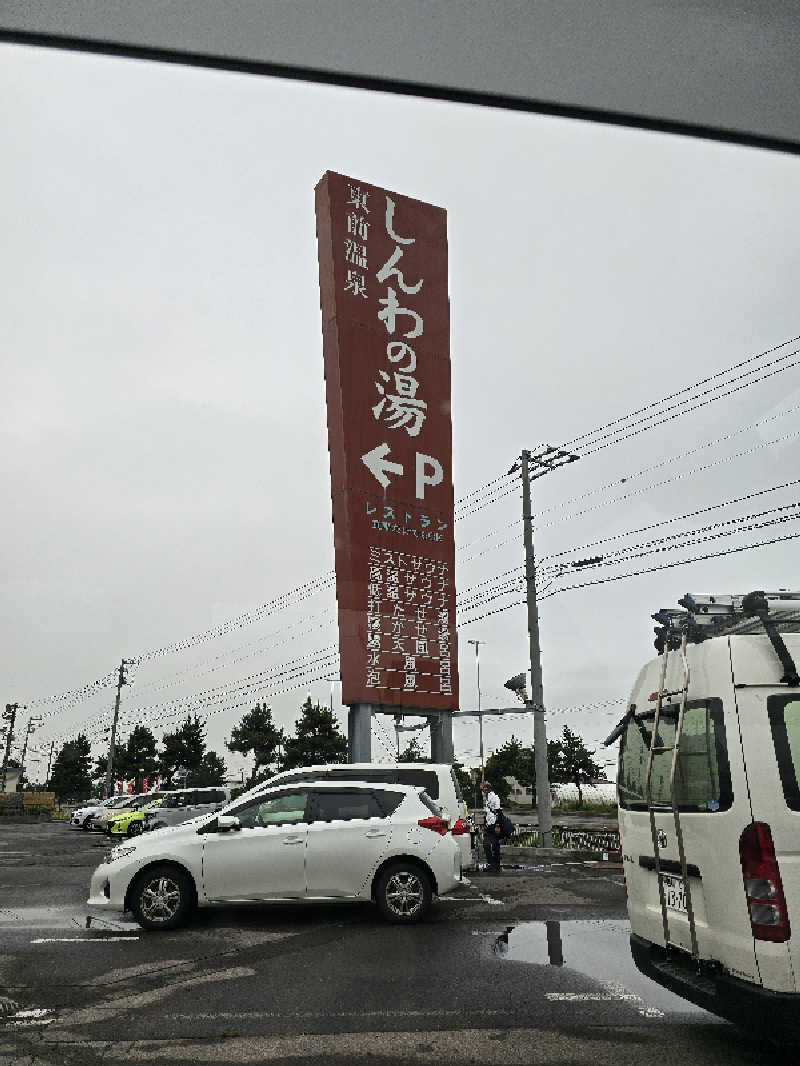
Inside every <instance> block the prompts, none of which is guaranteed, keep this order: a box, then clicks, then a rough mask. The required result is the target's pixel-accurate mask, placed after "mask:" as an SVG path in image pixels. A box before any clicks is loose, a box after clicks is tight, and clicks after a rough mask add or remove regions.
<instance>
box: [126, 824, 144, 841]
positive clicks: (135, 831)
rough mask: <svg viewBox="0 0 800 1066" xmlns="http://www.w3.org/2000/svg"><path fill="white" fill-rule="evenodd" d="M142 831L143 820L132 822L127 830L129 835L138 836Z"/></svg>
mask: <svg viewBox="0 0 800 1066" xmlns="http://www.w3.org/2000/svg"><path fill="white" fill-rule="evenodd" d="M141 831H142V823H141V822H130V823H129V824H128V828H127V831H126V832H127V835H128V836H129V837H138V835H139V834H140V833H141Z"/></svg>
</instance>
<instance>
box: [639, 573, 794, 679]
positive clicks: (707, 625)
mask: <svg viewBox="0 0 800 1066" xmlns="http://www.w3.org/2000/svg"><path fill="white" fill-rule="evenodd" d="M678 603H679V604H680V606H681V607H683V608H685V610H682V611H679V610H675V609H674V608H669V607H667V608H662V610H660V611H656V613H655V614H654V615H652V618H653V620H654V621H656V622H658V623H659V625H658V627H657V628H656V630H655V633H656V639H655V646H656V650H657V651H658V652H663V651H664V650H665V649H667V648H678V647H679V646H680V645H681V642H682V640H683V639H684V638H685V639H686V640H687V641H688V642H689V643H690V644H699V643H701V642H702V641H704V640H708V639H710V638H712V637H717V636H728V635H734V634H752V633H757V632H759V631H760V630H763V631H764V632H765V633H766V634H767V636H768V637H769V639H770V643H771V644H772V647H773V648H774V649H775V654H776V655H777V656H778V659H779V661H780V664H781V666H782V667H783V676H782V677H781V679H780V683H781V684H782V685H790V686H792V687H798V686H800V676H798V671H797V666H796V664H795V662H794V659H793V658H792V655H791V652H790V651H789V649H788V648H787V647H786V642H785V641H784V639H783V636H782V635H781V633H782V632H792V631H793V632H800V592H789V591H788V590H786V589H780V590H779V591H777V592H750V593H747V595H741V596H740V595H726V596H697V595H692V594H691V593H689V592H687V594H686V595H685V596H684V597H682V599H680V600H678Z"/></svg>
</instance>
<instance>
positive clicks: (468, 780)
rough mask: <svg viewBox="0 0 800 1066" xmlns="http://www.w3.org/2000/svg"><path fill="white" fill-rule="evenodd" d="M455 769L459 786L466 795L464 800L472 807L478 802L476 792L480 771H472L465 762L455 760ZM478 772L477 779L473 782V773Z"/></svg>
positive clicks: (462, 793) (463, 794)
mask: <svg viewBox="0 0 800 1066" xmlns="http://www.w3.org/2000/svg"><path fill="white" fill-rule="evenodd" d="M453 771H454V772H455V775H456V780H457V781H458V787H459V788H460V789H461V795H462V796H463V797H464V802H465V803H466V805H467V806H468V807H471V806H472V804H473V803H475V802H476V796H475V793H476V791H477V789H478V785H479V783H480V782H479V781H478V778H479V777H480V772H479V771H478V772H476V771H470V770H468V769H467V768H466V766H464V764H463V763H460V762H454V763H453ZM473 773H476V778H475V781H474V782H473V779H472V774H473Z"/></svg>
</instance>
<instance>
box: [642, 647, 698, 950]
mask: <svg viewBox="0 0 800 1066" xmlns="http://www.w3.org/2000/svg"><path fill="white" fill-rule="evenodd" d="M687 642H688V635H687V633H686V632H685V631H684V633H683V635H682V638H681V643H680V653H681V665H682V666H683V686H682V688H681V689H680V697H681V702H680V708H679V710H678V720H677V722H676V724H675V741H674V743H673V744H669V745H668V744H660V743H658V741H659V735H658V726H659V722H660V719H661V711H662V703H663V700H664V696H665V695H666V693H665V690H664V681H665V679H666V676H667V663H668V658H669V653H670V645H669V642H667V643H666V644H665V646H664V651H663V660H662V664H661V679H660V681H659V685H658V700H657V702H656V709H655V713H654V716H653V732H652V733H651V734H650V750H649V752H648V755H647V772H646V776H645V789H644V794H645V799H646V802H647V812H648V814H649V815H650V835H651V836H652V838H653V858H654V862H655V871H656V880H657V881H658V898H659V902H660V904H661V922H662V925H663V928H664V947H665V948H666V949H667V950H669V949H670V947H673V946H675V947H677V946H679V945H673V943H672V941H671V939H670V928H669V915H668V913H667V899H666V895H665V893H664V873H663V871H662V869H661V848H660V846H659V843H658V828H657V826H656V812H657V811H667V810H671V811H672V817H673V820H674V822H675V836H676V838H677V841H678V861H679V865H680V877H681V881H682V882H683V891H684V898H685V900H686V917H687V920H688V922H689V937H690V940H691V945H692V958H693V959H694V961H695V962H696V964H697V966H698V967H699V965H700V952H699V949H698V945H697V928H696V924H695V920H694V907H693V906H692V886H691V884H690V883H689V871H688V869H687V865H686V850H685V848H684V844H683V828H682V826H681V816H680V811H679V808H678V800H677V798H676V795H675V778H676V776H677V769H678V756H679V754H680V746H681V736H682V733H683V721H684V713H685V711H686V699H687V696H688V693H689V673H690V671H689V660H688V658H687V656H686V645H687ZM667 751H671V752H672V766H671V768H670V775H669V796H670V804H669V805H666V804H663V803H653V759H654V756H655V755H656V754H658V753H661V752H667Z"/></svg>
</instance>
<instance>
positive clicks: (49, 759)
mask: <svg viewBox="0 0 800 1066" xmlns="http://www.w3.org/2000/svg"><path fill="white" fill-rule="evenodd" d="M55 746H56V742H55V741H54V740H51V741H50V754H49V755H48V756H47V777H46V778H45V784H44V787H45V791H48V790H49V787H50V767H51V766H52V765H53V749H54V748H55Z"/></svg>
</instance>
